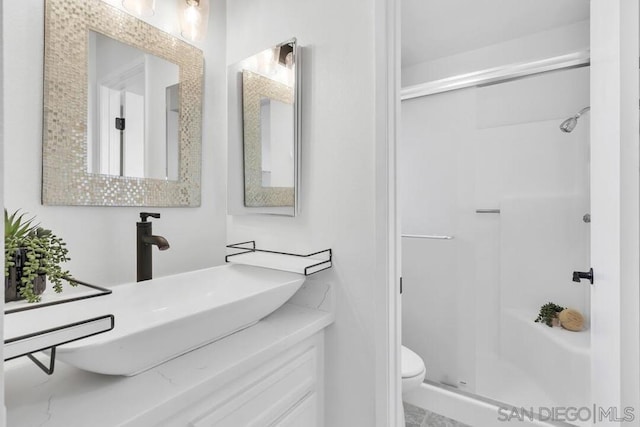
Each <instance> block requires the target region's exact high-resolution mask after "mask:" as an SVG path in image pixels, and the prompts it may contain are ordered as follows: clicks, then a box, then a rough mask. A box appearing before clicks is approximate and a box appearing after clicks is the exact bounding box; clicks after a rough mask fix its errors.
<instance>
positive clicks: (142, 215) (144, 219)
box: [140, 212, 160, 222]
mask: <svg viewBox="0 0 640 427" xmlns="http://www.w3.org/2000/svg"><path fill="white" fill-rule="evenodd" d="M148 217H151V218H160V214H159V213H155V212H140V219H141V220H142V222H147V218H148Z"/></svg>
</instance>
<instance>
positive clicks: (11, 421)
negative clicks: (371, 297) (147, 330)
mask: <svg viewBox="0 0 640 427" xmlns="http://www.w3.org/2000/svg"><path fill="white" fill-rule="evenodd" d="M294 301H295V300H294ZM313 305H314V306H315V304H313ZM320 305H322V304H318V305H317V307H319V306H320ZM333 320H334V316H333V314H332V313H331V312H328V311H323V310H320V309H318V308H316V307H311V306H303V305H298V304H295V303H292V302H289V303H287V304H285V305H284V306H282V307H281V308H280V309H278V310H277V311H275V312H274V313H272V314H271V315H269V316H268V317H266V318H264V319H262V320H261V321H260V322H258V323H257V324H256V325H254V326H252V327H250V328H247V329H245V330H243V331H240V332H238V333H236V334H233V335H230V336H228V337H226V338H224V339H221V340H219V341H216V342H214V343H212V344H209V345H207V346H205V347H201V348H199V349H197V350H195V351H192V352H190V353H187V354H184V355H182V356H180V357H178V358H176V359H173V360H170V361H168V362H166V363H164V364H162V365H160V366H157V367H155V368H153V369H150V370H148V371H146V372H143V373H141V374H139V375H136V376H134V377H119V376H107V375H99V374H94V373H91V372H86V371H82V370H79V369H76V368H74V367H72V366H69V365H66V364H64V363H63V362H56V368H55V372H54V374H53V375H51V376H47V375H46V374H44V373H43V372H42V371H41V370H40V369H38V367H36V366H35V365H34V364H33V363H32V362H30V361H29V360H28V359H27V358H20V359H16V360H12V361H9V362H5V400H6V407H7V425H8V426H9V427H12V426H20V427H28V426H50V427H56V426H64V427H74V426H92V427H99V426H104V427H114V426H125V425H130V426H134V425H135V426H139V425H152V424H154V420H158V419H159V420H161V419H162V418H163V417H167V416H168V415H169V414H171V413H173V412H174V411H175V408H176V407H181V406H186V405H187V404H188V403H189V402H191V401H192V400H193V398H194V396H197V395H199V390H201V389H202V388H204V387H207V388H211V387H212V386H213V387H215V386H216V385H219V386H222V385H224V384H225V383H226V382H228V381H229V380H230V379H232V378H234V377H237V376H238V375H240V374H242V373H243V372H246V370H247V369H248V365H249V364H251V365H255V364H260V363H263V362H264V361H267V360H269V359H270V358H272V357H274V356H276V355H277V354H278V353H280V352H282V351H283V350H285V349H287V348H289V347H290V346H292V345H294V344H296V343H298V342H300V341H302V340H304V339H306V338H308V337H310V336H312V335H313V334H315V333H317V332H319V331H320V330H322V329H323V328H325V327H326V326H328V325H329V324H331V323H332V322H333Z"/></svg>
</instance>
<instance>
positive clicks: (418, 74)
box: [402, 21, 589, 87]
mask: <svg viewBox="0 0 640 427" xmlns="http://www.w3.org/2000/svg"><path fill="white" fill-rule="evenodd" d="M588 49H589V21H582V22H578V23H576V24H573V25H569V26H566V27H560V28H555V29H553V30H549V31H543V32H541V33H537V34H533V35H530V36H527V37H522V38H518V39H514V40H506V41H504V42H502V43H498V44H494V45H490V46H486V47H483V48H481V49H476V50H473V51H469V52H463V53H460V54H457V55H452V56H447V57H444V58H439V59H436V60H433V61H428V62H423V63H420V64H416V65H413V66H410V67H404V68H403V69H402V87H405V86H411V85H415V84H419V83H424V82H427V81H431V80H439V79H443V78H446V77H451V76H457V75H460V74H464V73H470V72H472V71H478V70H484V69H488V68H493V67H498V66H501V65H505V64H514V63H518V62H526V61H534V60H538V59H544V58H550V57H553V56H559V55H565V54H568V53H573V52H581V51H585V50H588Z"/></svg>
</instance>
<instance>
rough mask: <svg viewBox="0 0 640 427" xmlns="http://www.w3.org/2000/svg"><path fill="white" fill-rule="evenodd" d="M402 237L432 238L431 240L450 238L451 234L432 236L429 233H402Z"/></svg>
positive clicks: (451, 237)
mask: <svg viewBox="0 0 640 427" xmlns="http://www.w3.org/2000/svg"><path fill="white" fill-rule="evenodd" d="M402 237H406V238H408V239H433V240H452V239H453V236H433V235H430V234H402Z"/></svg>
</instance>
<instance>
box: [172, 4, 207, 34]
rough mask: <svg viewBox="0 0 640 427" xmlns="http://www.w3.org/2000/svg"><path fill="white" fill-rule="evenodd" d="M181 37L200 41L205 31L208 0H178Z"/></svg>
mask: <svg viewBox="0 0 640 427" xmlns="http://www.w3.org/2000/svg"><path fill="white" fill-rule="evenodd" d="M178 15H179V16H180V28H181V34H182V37H184V38H186V39H188V40H192V41H200V40H202V39H204V36H205V34H206V33H207V22H208V21H209V0H178Z"/></svg>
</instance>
